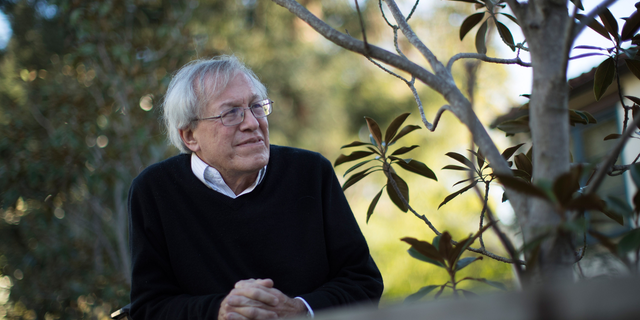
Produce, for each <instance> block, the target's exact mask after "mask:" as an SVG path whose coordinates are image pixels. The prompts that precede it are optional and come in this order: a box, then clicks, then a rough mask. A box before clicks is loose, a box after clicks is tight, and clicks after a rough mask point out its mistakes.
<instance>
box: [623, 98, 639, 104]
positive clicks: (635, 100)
mask: <svg viewBox="0 0 640 320" xmlns="http://www.w3.org/2000/svg"><path fill="white" fill-rule="evenodd" d="M624 97H625V98H627V99H629V100H631V101H633V102H634V103H635V104H640V98H638V97H634V96H624Z"/></svg>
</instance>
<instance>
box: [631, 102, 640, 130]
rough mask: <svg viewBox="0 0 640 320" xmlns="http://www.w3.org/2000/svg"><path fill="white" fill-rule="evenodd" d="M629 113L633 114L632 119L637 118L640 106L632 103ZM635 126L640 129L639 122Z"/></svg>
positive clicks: (639, 114)
mask: <svg viewBox="0 0 640 320" xmlns="http://www.w3.org/2000/svg"><path fill="white" fill-rule="evenodd" d="M631 115H633V120H634V121H635V120H636V119H638V117H640V106H638V105H634V106H633V107H631ZM636 127H637V128H638V129H640V122H639V123H637V124H636Z"/></svg>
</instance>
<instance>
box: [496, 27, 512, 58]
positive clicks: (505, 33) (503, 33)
mask: <svg viewBox="0 0 640 320" xmlns="http://www.w3.org/2000/svg"><path fill="white" fill-rule="evenodd" d="M495 22H496V26H497V27H498V33H499V34H500V38H502V40H503V41H504V42H505V43H506V44H507V45H508V46H509V48H511V50H512V51H514V52H515V51H516V44H515V42H514V41H513V36H512V35H511V31H509V28H507V26H505V25H504V24H503V23H502V22H500V21H498V20H496V21H495Z"/></svg>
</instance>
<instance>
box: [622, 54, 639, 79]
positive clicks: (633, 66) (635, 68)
mask: <svg viewBox="0 0 640 320" xmlns="http://www.w3.org/2000/svg"><path fill="white" fill-rule="evenodd" d="M624 61H625V62H626V63H627V67H629V70H631V73H633V75H634V76H636V78H638V79H640V61H638V60H632V59H624Z"/></svg>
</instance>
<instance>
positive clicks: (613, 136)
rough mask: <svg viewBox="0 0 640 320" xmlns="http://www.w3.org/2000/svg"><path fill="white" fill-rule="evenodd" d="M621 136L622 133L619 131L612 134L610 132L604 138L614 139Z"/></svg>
mask: <svg viewBox="0 0 640 320" xmlns="http://www.w3.org/2000/svg"><path fill="white" fill-rule="evenodd" d="M620 137H622V135H621V134H619V133H612V134H610V135H608V136H606V137H604V140H614V139H618V138H620Z"/></svg>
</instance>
